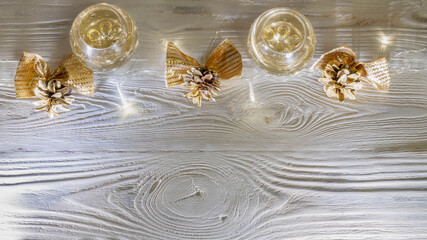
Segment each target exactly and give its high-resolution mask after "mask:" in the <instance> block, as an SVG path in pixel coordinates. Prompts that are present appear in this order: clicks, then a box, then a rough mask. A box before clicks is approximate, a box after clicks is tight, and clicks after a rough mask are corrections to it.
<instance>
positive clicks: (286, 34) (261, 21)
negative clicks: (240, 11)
mask: <svg viewBox="0 0 427 240" xmlns="http://www.w3.org/2000/svg"><path fill="white" fill-rule="evenodd" d="M315 45H316V37H315V35H314V30H313V27H312V26H311V23H310V21H309V20H308V19H307V18H306V17H305V16H304V15H302V14H301V13H299V12H297V11H295V10H292V9H289V8H274V9H270V10H268V11H266V12H264V13H263V14H261V15H260V16H259V17H258V18H257V19H256V20H255V21H254V23H253V24H252V26H251V30H250V32H249V36H248V48H249V53H250V54H251V56H252V58H253V59H254V61H255V63H256V64H257V65H258V66H260V67H261V68H263V69H265V70H266V71H267V72H270V73H272V74H276V75H290V74H294V73H296V72H298V71H300V70H301V69H302V68H304V67H305V66H306V65H307V64H308V63H309V62H310V60H311V58H313V55H314V51H315Z"/></svg>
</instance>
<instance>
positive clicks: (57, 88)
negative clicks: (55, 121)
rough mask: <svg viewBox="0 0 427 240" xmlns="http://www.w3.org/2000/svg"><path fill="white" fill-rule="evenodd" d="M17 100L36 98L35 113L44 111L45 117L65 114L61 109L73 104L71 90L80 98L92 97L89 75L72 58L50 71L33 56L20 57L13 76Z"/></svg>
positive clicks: (39, 57) (38, 58)
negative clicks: (78, 94)
mask: <svg viewBox="0 0 427 240" xmlns="http://www.w3.org/2000/svg"><path fill="white" fill-rule="evenodd" d="M15 89H16V97H17V98H31V97H34V96H37V97H39V98H40V101H37V102H35V103H34V104H35V105H36V106H41V107H39V108H36V110H37V111H43V110H44V111H46V113H47V115H48V116H49V117H51V118H52V117H53V116H57V115H59V113H58V112H57V110H62V111H68V109H67V108H65V107H64V105H69V104H71V102H72V101H73V99H72V98H70V97H69V95H70V93H71V90H75V91H76V92H78V93H80V94H82V95H93V94H94V93H95V87H94V81H93V71H92V70H91V69H90V68H88V67H86V66H85V65H84V64H82V63H81V62H80V61H79V60H78V59H77V58H76V57H75V55H74V54H70V55H68V56H67V57H65V58H64V59H63V60H62V61H61V62H60V63H59V66H58V68H56V69H55V70H54V71H52V72H51V71H50V69H49V66H48V65H47V63H46V62H45V61H44V60H43V58H42V57H41V56H39V55H37V54H34V53H27V52H24V53H22V57H21V59H20V61H19V64H18V67H17V70H16V75H15Z"/></svg>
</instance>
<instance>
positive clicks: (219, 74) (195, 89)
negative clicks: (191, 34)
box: [165, 39, 242, 107]
mask: <svg viewBox="0 0 427 240" xmlns="http://www.w3.org/2000/svg"><path fill="white" fill-rule="evenodd" d="M241 74H242V56H241V55H240V53H239V51H237V49H236V48H235V47H234V45H233V44H232V43H231V42H230V40H228V39H225V40H224V41H223V42H222V43H221V44H220V45H218V47H216V49H215V50H214V51H213V52H212V54H211V55H210V56H209V58H208V60H207V61H206V64H205V65H204V66H202V65H201V64H200V63H199V62H198V61H197V60H196V59H194V58H192V57H190V56H188V55H186V54H184V53H183V52H181V51H180V50H179V49H178V47H177V46H176V45H175V44H174V43H172V42H169V43H168V48H167V52H166V73H165V75H166V85H167V86H168V87H172V86H176V85H180V84H182V88H184V89H188V90H190V92H189V93H187V94H184V96H185V97H187V98H189V99H191V100H192V101H193V103H194V104H197V105H198V106H199V107H200V106H201V103H202V99H205V100H209V101H215V99H214V98H213V96H214V95H215V96H217V95H218V93H219V91H220V82H219V80H226V79H231V78H235V77H240V75H241Z"/></svg>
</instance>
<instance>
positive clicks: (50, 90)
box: [33, 79, 74, 118]
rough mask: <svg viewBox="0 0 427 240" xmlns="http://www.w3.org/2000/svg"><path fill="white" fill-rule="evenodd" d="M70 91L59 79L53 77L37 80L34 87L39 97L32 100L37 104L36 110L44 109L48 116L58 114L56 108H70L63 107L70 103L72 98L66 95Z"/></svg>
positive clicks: (66, 110) (65, 110)
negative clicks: (37, 99)
mask: <svg viewBox="0 0 427 240" xmlns="http://www.w3.org/2000/svg"><path fill="white" fill-rule="evenodd" d="M70 92H71V89H70V87H67V86H64V85H62V84H61V82H60V81H57V80H55V79H51V80H48V81H42V80H39V82H38V83H37V87H36V88H35V89H34V93H35V94H36V96H37V97H39V98H40V99H41V100H39V101H36V102H33V104H34V105H35V106H38V108H36V111H46V113H47V115H48V116H49V117H50V118H53V116H58V115H59V113H58V112H57V110H62V111H64V112H68V111H70V109H68V108H66V107H64V105H70V104H71V102H73V100H74V99H73V98H70V97H68V96H69V95H70Z"/></svg>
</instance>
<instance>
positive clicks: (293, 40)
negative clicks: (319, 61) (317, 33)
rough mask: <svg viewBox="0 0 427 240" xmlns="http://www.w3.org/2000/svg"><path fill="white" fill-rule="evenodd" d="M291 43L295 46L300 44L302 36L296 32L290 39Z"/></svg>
mask: <svg viewBox="0 0 427 240" xmlns="http://www.w3.org/2000/svg"><path fill="white" fill-rule="evenodd" d="M289 43H290V44H291V45H292V46H294V47H296V46H298V44H299V43H300V37H299V36H298V35H296V34H295V35H292V36H291V38H290V40H289Z"/></svg>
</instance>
